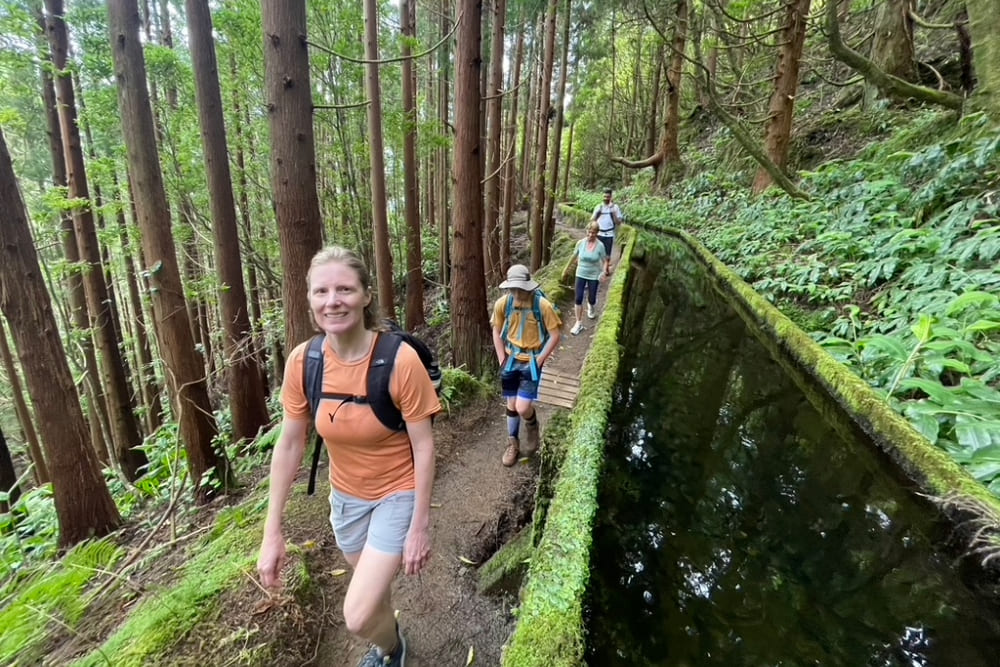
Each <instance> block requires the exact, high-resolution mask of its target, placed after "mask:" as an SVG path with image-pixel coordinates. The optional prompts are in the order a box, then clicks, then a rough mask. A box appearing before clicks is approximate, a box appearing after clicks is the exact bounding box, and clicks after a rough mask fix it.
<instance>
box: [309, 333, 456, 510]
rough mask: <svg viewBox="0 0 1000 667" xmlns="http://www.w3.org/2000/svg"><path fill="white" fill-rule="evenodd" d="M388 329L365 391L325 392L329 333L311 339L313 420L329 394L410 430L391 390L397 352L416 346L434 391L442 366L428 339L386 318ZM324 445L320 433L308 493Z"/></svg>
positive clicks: (386, 422) (389, 425) (312, 488)
mask: <svg viewBox="0 0 1000 667" xmlns="http://www.w3.org/2000/svg"><path fill="white" fill-rule="evenodd" d="M386 325H387V326H388V329H387V330H386V331H379V332H377V334H376V335H377V336H378V338H377V339H376V340H375V349H374V350H372V354H371V357H370V358H369V361H368V373H367V376H366V379H365V387H366V390H365V395H364V396H355V395H349V394H332V393H329V392H326V393H324V392H323V347H324V341H325V339H326V335H325V334H316V335H315V336H313V337H312V339H311V340H310V341H309V345H308V346H307V347H306V352H305V354H304V355H303V356H302V363H303V365H304V368H303V372H302V389H303V393H304V394H305V396H306V400H307V401H308V402H309V413H310V414H311V415H312V419H313V423H314V424H315V421H316V412H317V411H318V410H319V402H320V400H321V399H324V398H328V399H333V400H339V401H341V402H342V403H364V404H367V405H369V406H370V407H371V409H372V412H374V413H375V416H376V417H378V420H379V421H380V422H382V424H383V425H384V426H385V427H386V428H387V429H389V430H391V431H404V430H406V422H405V420H404V419H403V415H402V413H400V411H399V408H397V407H396V405H395V404H394V403H393V402H392V396H391V395H390V394H389V378H390V377H392V369H393V367H394V365H395V363H396V352H397V351H398V350H399V346H400V344H401V343H403V342H406V343H407V344H408V345H409V346H410V347H412V348H413V349H414V350H415V351H416V353H417V356H418V357H420V362H421V363H422V364H423V365H424V369H425V370H426V371H427V375H428V377H430V379H431V383H432V384H433V385H434V391H435V392H437V394H438V395H440V394H441V368H440V367H439V366H438V362H437V358H436V357H435V356H434V353H433V352H432V351H431V349H430V348H429V347H428V346H427V343H425V342H424V341H422V340H420V339H419V338H417V337H416V336H414V335H413V334H411V333H409V332H407V331H403V330H402V329H400V328H399V326H398V325H397V324H396V323H395V322H393V321H391V320H386ZM322 448H323V438H321V437H320V436H319V434H317V435H316V445H315V448H314V449H313V457H312V467H311V468H310V470H309V489H308V494H309V495H312V494H313V492H314V491H315V490H316V469H317V468H318V467H319V455H320V451H321V450H322Z"/></svg>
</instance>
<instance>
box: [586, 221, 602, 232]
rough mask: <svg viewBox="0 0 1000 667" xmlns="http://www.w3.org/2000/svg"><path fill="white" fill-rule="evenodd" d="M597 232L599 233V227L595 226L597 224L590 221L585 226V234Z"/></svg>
mask: <svg viewBox="0 0 1000 667" xmlns="http://www.w3.org/2000/svg"><path fill="white" fill-rule="evenodd" d="M599 231H601V226H600V225H599V224H597V222H593V221H592V222H591V223H590V224H589V225H587V233H588V234H589V233H590V232H599Z"/></svg>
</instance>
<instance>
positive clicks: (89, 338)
mask: <svg viewBox="0 0 1000 667" xmlns="http://www.w3.org/2000/svg"><path fill="white" fill-rule="evenodd" d="M39 19H40V21H41V25H42V30H43V31H44V30H45V19H44V18H43V17H41V16H40V17H39ZM42 57H43V58H44V59H45V60H50V57H49V54H48V52H47V51H46V52H45V53H44V54H42ZM49 72H50V70H49V68H45V67H43V68H42V99H43V101H44V102H45V120H46V124H47V127H48V138H49V154H50V156H51V158H52V183H53V184H54V185H55V186H56V187H61V188H68V184H67V181H66V158H65V151H64V150H63V141H62V130H61V129H60V126H59V104H58V102H57V101H56V91H55V85H54V84H53V82H52V76H51V74H50V73H49ZM59 219H60V235H59V237H60V241H61V243H62V250H63V256H64V257H65V258H66V261H67V262H68V263H69V264H71V265H73V266H77V265H78V264H79V263H80V251H79V247H78V246H77V242H76V232H75V231H74V229H73V216H72V215H71V214H70V212H69V211H63V212H61V213H60V215H59ZM65 288H66V294H67V295H68V297H69V308H70V317H69V318H68V319H70V320H71V321H72V328H73V330H74V331H77V332H79V333H80V335H79V336H78V337H77V338H76V341H77V346H78V347H79V350H80V355H81V356H82V357H83V369H84V373H85V377H84V378H83V379H82V380H81V381H80V382H79V384H78V386H79V387H80V388H81V393H82V394H84V395H85V396H86V397H87V407H88V412H87V418H88V421H89V425H90V428H91V430H90V434H91V437H90V444H91V445H92V446H93V447H94V452H95V453H96V454H97V458H98V460H99V461H100V463H101V465H102V466H110V465H111V457H110V455H109V449H113V448H114V447H113V445H112V447H110V448H109V447H108V444H109V443H107V442H105V438H104V435H103V434H102V432H101V428H100V426H101V424H107V423H108V409H107V401H106V400H105V395H104V391H103V389H102V388H101V382H100V377H101V371H100V366H99V365H98V363H97V355H96V354H95V352H94V337H93V329H92V328H91V323H90V315H89V313H88V311H87V294H86V292H85V291H84V287H83V276H82V274H81V273H80V272H79V271H70V272H68V275H67V276H66V279H65ZM72 340H73V338H70V337H67V339H66V342H67V344H69V343H70V341H72ZM70 354H71V355H72V354H73V352H72V349H71V351H70Z"/></svg>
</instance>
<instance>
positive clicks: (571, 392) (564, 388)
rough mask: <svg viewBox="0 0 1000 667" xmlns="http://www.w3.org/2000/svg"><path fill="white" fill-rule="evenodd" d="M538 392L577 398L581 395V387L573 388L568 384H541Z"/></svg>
mask: <svg viewBox="0 0 1000 667" xmlns="http://www.w3.org/2000/svg"><path fill="white" fill-rule="evenodd" d="M538 391H547V392H548V393H550V394H564V395H566V396H576V395H577V394H579V393H580V388H579V387H571V386H570V385H568V384H540V385H538Z"/></svg>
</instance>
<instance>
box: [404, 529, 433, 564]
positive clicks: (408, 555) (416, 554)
mask: <svg viewBox="0 0 1000 667" xmlns="http://www.w3.org/2000/svg"><path fill="white" fill-rule="evenodd" d="M430 557H431V536H430V533H429V531H428V530H427V529H422V530H419V529H414V530H411V531H410V532H409V533H407V534H406V542H404V543H403V571H404V572H405V573H406V574H419V573H420V571H421V570H423V569H424V568H425V567H426V566H427V562H428V561H429V560H430Z"/></svg>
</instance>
